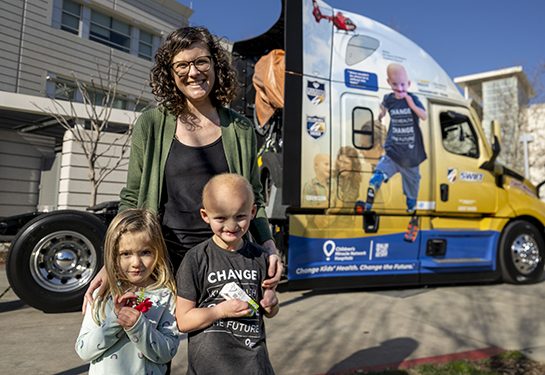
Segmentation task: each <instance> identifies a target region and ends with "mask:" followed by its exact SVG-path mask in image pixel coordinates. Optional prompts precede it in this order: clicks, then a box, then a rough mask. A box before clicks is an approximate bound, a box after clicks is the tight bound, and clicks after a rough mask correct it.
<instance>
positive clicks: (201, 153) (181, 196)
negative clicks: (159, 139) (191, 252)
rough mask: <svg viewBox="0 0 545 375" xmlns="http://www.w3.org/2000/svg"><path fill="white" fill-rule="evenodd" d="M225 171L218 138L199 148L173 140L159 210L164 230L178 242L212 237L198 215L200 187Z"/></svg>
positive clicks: (189, 241)
mask: <svg viewBox="0 0 545 375" xmlns="http://www.w3.org/2000/svg"><path fill="white" fill-rule="evenodd" d="M228 171H229V166H228V165H227V159H226V158H225V152H224V150H223V143H222V140H221V137H219V138H218V139H217V140H216V141H215V142H213V143H211V144H209V145H206V146H202V147H191V146H186V145H184V144H183V143H181V142H180V141H178V140H177V139H175V140H174V141H173V142H172V146H171V148H170V151H169V154H168V158H167V161H166V165H165V177H164V185H163V194H161V195H162V198H161V207H160V212H162V213H163V220H162V225H163V227H166V228H164V229H167V230H170V231H171V232H173V233H174V234H176V237H178V239H179V241H180V243H182V244H184V245H190V246H189V247H191V245H194V244H197V243H200V242H202V241H203V240H204V239H206V238H209V237H211V236H212V234H213V233H212V230H211V229H210V226H209V225H208V224H207V223H205V222H204V220H203V219H202V218H201V214H200V208H201V207H202V190H203V188H204V185H206V183H207V182H208V181H209V180H210V179H211V178H212V177H213V176H215V175H217V174H220V173H224V172H228Z"/></svg>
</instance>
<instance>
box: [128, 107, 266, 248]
mask: <svg viewBox="0 0 545 375" xmlns="http://www.w3.org/2000/svg"><path fill="white" fill-rule="evenodd" d="M218 113H219V117H220V124H221V137H222V142H223V148H224V150H225V157H226V159H227V164H228V166H229V171H230V172H231V173H238V174H240V175H242V176H244V177H246V179H247V180H248V181H250V183H251V184H252V187H253V189H254V195H255V204H256V205H257V213H256V216H255V218H254V219H253V220H252V223H251V225H250V233H251V234H252V236H253V237H254V238H255V240H256V242H257V243H259V244H262V243H263V242H265V241H267V240H269V239H272V235H271V231H270V229H269V221H268V219H267V215H266V214H265V207H264V204H263V196H262V195H261V191H262V186H261V181H260V178H259V168H258V166H257V140H256V137H255V133H254V128H253V126H252V124H251V123H250V121H249V120H248V119H247V118H246V117H244V116H241V115H239V114H237V113H236V112H234V111H232V110H230V109H227V108H218ZM175 130H176V116H175V115H174V114H172V113H170V112H168V111H166V110H165V109H163V108H155V109H152V110H149V111H146V112H144V113H142V114H141V115H140V117H139V118H138V121H137V122H136V125H135V127H134V131H133V133H132V139H131V156H130V159H129V171H128V174H127V186H126V187H124V188H123V189H122V190H121V193H120V198H121V202H120V204H119V212H121V211H124V210H126V209H128V208H137V207H138V208H147V209H149V210H151V211H153V212H154V213H157V212H158V211H159V204H160V202H161V190H162V188H163V178H164V171H165V164H166V161H167V157H168V153H169V151H170V146H171V145H172V140H173V139H174V132H175Z"/></svg>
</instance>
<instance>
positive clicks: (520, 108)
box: [454, 66, 535, 173]
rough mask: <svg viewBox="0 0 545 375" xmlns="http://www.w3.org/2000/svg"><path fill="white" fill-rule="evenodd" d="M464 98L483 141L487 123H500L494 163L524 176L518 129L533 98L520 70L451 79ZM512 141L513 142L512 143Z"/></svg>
mask: <svg viewBox="0 0 545 375" xmlns="http://www.w3.org/2000/svg"><path fill="white" fill-rule="evenodd" d="M454 82H455V83H456V84H458V86H460V88H461V89H462V90H463V91H464V95H465V98H466V99H467V100H468V101H469V102H470V104H471V106H472V107H473V108H474V109H475V110H476V111H477V113H478V114H479V117H480V119H481V123H482V124H483V128H484V131H485V134H486V138H487V139H488V140H489V141H490V122H491V121H492V120H498V121H499V122H500V123H501V137H502V140H503V142H502V149H501V153H500V156H499V157H498V161H500V162H501V163H503V164H504V165H506V166H508V167H510V168H512V169H516V170H518V171H520V172H521V173H524V158H523V153H524V150H523V147H522V143H521V142H518V139H519V136H520V135H521V134H522V132H521V128H523V127H522V126H521V125H522V124H523V122H524V121H525V118H526V110H527V109H528V104H529V98H530V97H532V96H534V95H535V91H534V88H533V86H532V85H531V83H530V82H529V81H528V78H527V77H526V74H524V71H523V69H522V67H521V66H516V67H512V68H507V69H500V70H494V71H490V72H484V73H478V74H472V75H468V76H464V77H457V78H454ZM513 140H517V141H516V142H514V141H513Z"/></svg>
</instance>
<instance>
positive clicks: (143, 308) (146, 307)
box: [134, 298, 153, 313]
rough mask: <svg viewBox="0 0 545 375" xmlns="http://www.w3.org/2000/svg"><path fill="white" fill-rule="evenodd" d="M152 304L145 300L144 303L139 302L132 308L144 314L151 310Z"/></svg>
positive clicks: (147, 299)
mask: <svg viewBox="0 0 545 375" xmlns="http://www.w3.org/2000/svg"><path fill="white" fill-rule="evenodd" d="M152 305H153V303H152V302H151V301H150V300H149V298H146V299H145V300H144V302H140V303H139V304H138V305H136V306H134V308H135V309H136V310H138V311H140V312H141V313H145V312H147V311H149V309H151V306H152Z"/></svg>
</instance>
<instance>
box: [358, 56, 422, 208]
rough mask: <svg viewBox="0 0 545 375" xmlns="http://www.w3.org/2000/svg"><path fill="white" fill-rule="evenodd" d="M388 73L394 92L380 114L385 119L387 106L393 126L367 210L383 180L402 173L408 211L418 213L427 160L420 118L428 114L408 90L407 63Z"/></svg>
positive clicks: (392, 67)
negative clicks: (421, 168) (418, 200)
mask: <svg viewBox="0 0 545 375" xmlns="http://www.w3.org/2000/svg"><path fill="white" fill-rule="evenodd" d="M387 74H388V80H387V81H388V84H389V85H390V87H391V88H392V90H393V91H394V92H393V93H390V94H387V95H385V96H384V100H383V101H382V104H381V105H380V107H381V113H380V115H379V116H378V120H379V121H381V120H382V118H383V117H384V116H385V115H386V110H388V112H389V113H390V119H391V120H390V128H389V130H388V135H387V136H386V142H385V143H384V151H386V154H385V155H383V156H382V157H381V158H380V160H379V162H378V164H377V166H376V168H375V172H374V173H373V176H371V179H370V180H369V189H368V190H367V201H366V204H365V210H366V211H370V210H371V207H372V205H373V202H374V198H375V194H376V192H377V191H378V189H380V185H381V184H382V182H383V181H384V182H388V180H389V179H390V178H391V177H392V176H393V175H395V174H396V173H401V177H402V182H403V194H404V195H405V196H406V198H407V199H406V203H407V212H409V213H414V212H415V210H416V199H417V198H418V189H419V187H420V172H419V165H420V163H422V162H423V161H424V160H426V151H425V150H424V142H423V141H422V131H421V130H420V126H419V119H422V120H426V118H427V115H426V110H425V109H424V106H423V105H422V103H420V100H418V97H416V96H415V95H413V94H410V93H408V92H407V90H408V89H409V86H410V85H411V81H409V78H408V75H407V71H406V70H405V68H404V67H403V65H401V64H397V63H392V64H390V65H388V68H387Z"/></svg>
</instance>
